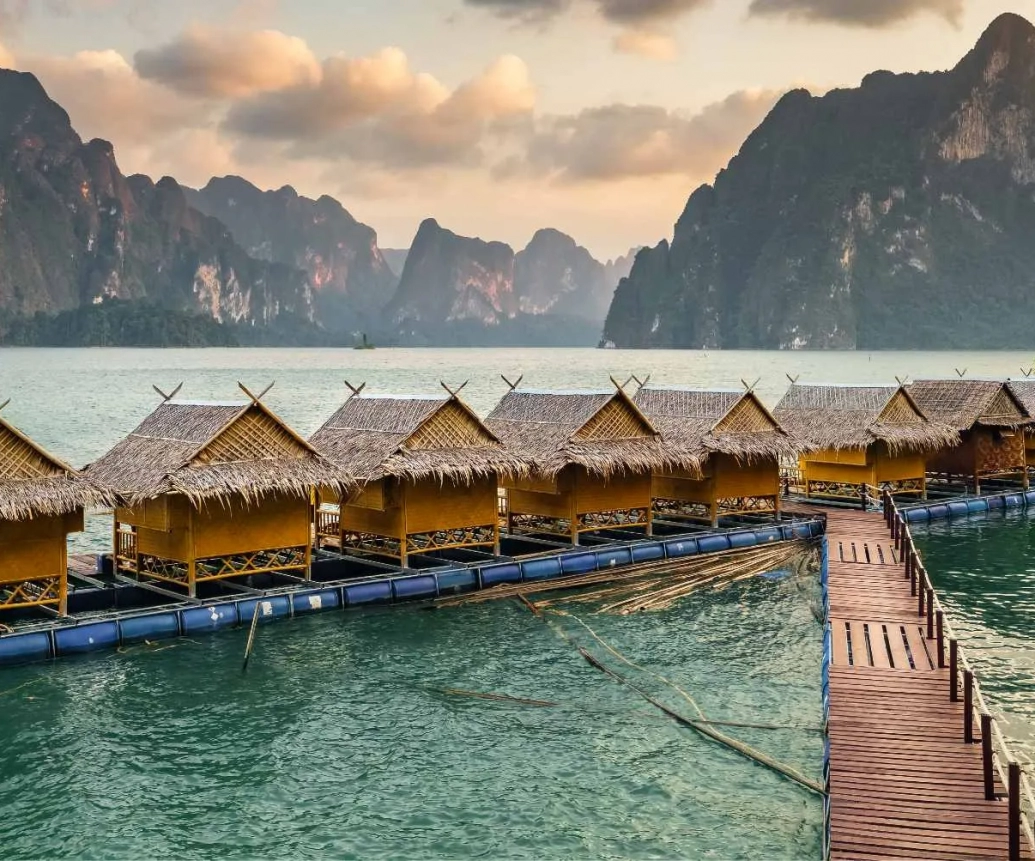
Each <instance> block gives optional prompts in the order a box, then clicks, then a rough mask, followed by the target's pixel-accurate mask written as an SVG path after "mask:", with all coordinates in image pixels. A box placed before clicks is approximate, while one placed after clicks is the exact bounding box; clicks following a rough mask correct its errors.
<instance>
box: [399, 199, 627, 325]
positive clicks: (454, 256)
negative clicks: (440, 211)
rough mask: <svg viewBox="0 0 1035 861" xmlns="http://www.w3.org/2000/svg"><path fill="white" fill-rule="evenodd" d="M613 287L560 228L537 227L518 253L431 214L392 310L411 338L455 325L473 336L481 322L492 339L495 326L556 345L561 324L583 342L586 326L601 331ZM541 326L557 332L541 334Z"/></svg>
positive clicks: (416, 242) (410, 256) (408, 259)
mask: <svg viewBox="0 0 1035 861" xmlns="http://www.w3.org/2000/svg"><path fill="white" fill-rule="evenodd" d="M613 291H614V282H613V281H612V282H609V281H608V272H607V269H606V267H605V266H604V265H603V264H601V263H599V262H598V261H596V260H594V259H593V257H592V256H591V255H590V253H589V252H588V251H587V250H586V249H585V248H582V247H581V246H579V245H576V244H575V241H574V240H573V239H572V238H571V237H569V236H566V235H565V234H563V233H560V232H559V231H557V230H550V229H546V230H540V231H538V232H537V233H536V234H535V236H533V237H532V241H531V242H529V244H528V246H527V247H526V248H525V249H523V250H522V251H520V252H518V253H517V254H515V253H514V250H513V249H512V248H511V247H510V246H509V245H505V244H504V243H502V242H485V241H483V240H481V239H472V238H469V237H465V236H458V235H457V234H455V233H453V232H452V231H449V230H446V229H445V228H443V227H441V226H439V224H438V223H437V222H436V221H435V220H434V219H428V220H426V221H425V222H424V223H423V224H421V226H420V229H419V230H418V231H417V236H416V238H415V239H414V241H413V245H412V247H411V248H410V251H409V254H408V256H407V257H406V264H405V267H404V269H403V273H402V277H401V280H400V283H399V288H398V290H397V292H396V295H395V297H394V298H393V300H392V302H391V304H390V305H389V307H388V309H387V314H388V318H389V324H390V325H391V326H393V327H395V328H396V329H397V330H398V331H400V332H401V333H403V334H404V335H409V336H416V337H424V338H430V339H431V340H432V341H435V342H439V340H440V335H441V334H442V333H451V332H455V331H456V324H462V325H463V326H464V327H465V329H466V331H467V332H469V333H470V332H473V331H475V330H476V329H477V328H478V327H481V328H482V329H483V330H485V332H486V338H488V340H490V341H491V337H490V335H491V333H492V331H493V330H498V329H499V328H500V327H503V328H504V329H507V330H508V333H509V334H508V337H511V336H512V337H514V338H517V339H518V340H519V341H524V342H526V343H529V344H537V343H541V342H542V341H543V338H545V339H546V340H549V341H551V342H552V341H553V340H554V339H555V338H554V336H555V334H556V325H557V324H558V323H561V322H562V321H567V322H569V323H571V324H573V325H574V326H575V327H576V330H578V335H577V336H576V337H577V341H578V342H584V341H586V335H585V332H586V331H591V330H593V329H596V330H597V331H598V332H599V327H600V324H601V322H602V321H603V318H604V315H605V314H606V313H607V307H608V304H609V301H610V297H611V294H612V293H613ZM539 323H543V324H544V326H545V327H547V328H550V329H552V330H553V331H552V332H551V333H550V334H549V335H548V334H546V333H545V332H544V333H542V334H537V333H536V330H537V329H540V328H543V326H540V325H539ZM519 332H520V333H523V334H519ZM436 333H439V334H436ZM446 337H447V338H448V337H449V335H448V334H446ZM592 340H595V337H594V338H593V339H592Z"/></svg>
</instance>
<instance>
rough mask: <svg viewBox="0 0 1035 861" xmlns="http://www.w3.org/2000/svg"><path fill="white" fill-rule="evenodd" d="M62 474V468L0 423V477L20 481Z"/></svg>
mask: <svg viewBox="0 0 1035 861" xmlns="http://www.w3.org/2000/svg"><path fill="white" fill-rule="evenodd" d="M63 474H64V470H62V469H60V468H59V467H58V466H57V465H56V464H54V463H52V462H51V461H50V460H48V459H47V458H46V457H44V456H43V455H42V454H40V453H39V451H37V450H36V449H35V448H34V447H33V446H31V445H30V444H29V443H27V442H26V441H25V440H23V439H22V438H21V437H20V436H18V435H17V434H15V433H12V432H11V431H10V430H8V429H7V428H6V427H3V426H2V425H0V478H3V479H7V480H9V481H21V480H24V479H33V478H49V477H51V476H55V475H63Z"/></svg>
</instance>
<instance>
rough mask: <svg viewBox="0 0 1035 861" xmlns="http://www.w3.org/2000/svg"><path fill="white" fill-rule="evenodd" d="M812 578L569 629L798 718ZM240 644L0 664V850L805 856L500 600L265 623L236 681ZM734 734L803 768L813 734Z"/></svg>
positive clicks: (660, 724)
mask: <svg viewBox="0 0 1035 861" xmlns="http://www.w3.org/2000/svg"><path fill="white" fill-rule="evenodd" d="M816 589H817V585H816V582H815V577H808V578H801V579H791V580H784V581H781V582H770V581H767V580H763V579H760V580H757V581H754V582H751V583H748V584H743V585H739V586H735V587H731V588H730V589H728V590H727V591H723V592H712V593H709V594H707V595H704V596H700V597H695V598H693V599H690V600H687V601H686V602H685V603H683V604H682V605H681V606H679V607H677V608H673V609H671V610H669V611H665V612H662V613H658V614H641V615H638V616H631V617H615V616H603V615H592V616H591V615H585V618H586V619H587V621H589V623H590V624H591V625H592V626H593V627H594V628H595V630H597V631H598V633H599V634H600V635H601V636H602V637H603V638H604V639H606V640H607V641H608V642H609V643H611V644H613V645H614V646H615V647H617V648H618V649H619V650H621V651H622V652H623V653H625V654H627V655H628V656H629V657H630V658H632V659H633V660H635V661H637V662H639V663H642V664H643V665H645V666H647V667H649V668H650V669H652V670H654V671H657V672H660V673H662V674H664V675H667V676H668V677H669V678H670V679H672V680H673V681H676V682H677V683H678V684H680V685H681V686H682V687H684V688H685V689H687V690H689V691H691V692H692V693H693V694H694V696H695V697H696V699H697V701H698V702H699V704H700V706H701V708H702V709H703V710H704V712H705V714H707V715H708V717H709V718H711V719H714V720H721V719H727V720H728V719H733V720H738V721H748V722H765V723H775V724H789V725H795V726H798V727H812V728H813V730H814V728H815V727H817V726H818V725H819V723H820V720H821V709H820V702H819V685H818V679H819V667H820V661H821V642H820V640H821V629H820V626H819V624H818V623H817V622H816V620H815V618H814V617H813V615H812V612H811V609H810V605H811V603H812V601H813V600H814V597H815V592H816ZM578 612H579V613H580V614H585V613H586V612H587V611H586V609H585V608H584V607H582V606H581V605H580V607H579V610H578ZM559 622H560V623H561V624H562V625H563V626H564V628H565V629H566V630H567V631H569V632H570V633H572V634H575V635H576V636H577V637H578V638H579V639H580V641H581V642H582V643H583V644H584V645H586V646H587V647H589V648H590V649H591V651H593V652H594V654H596V655H598V656H600V657H601V658H604V659H605V660H607V661H608V662H609V663H611V664H612V665H615V664H616V662H615V660H614V659H613V658H610V657H608V656H607V655H606V653H605V652H604V651H603V650H602V649H601V648H600V647H599V646H596V645H594V644H593V642H592V641H591V640H590V638H589V637H588V636H584V635H582V634H580V633H579V629H578V626H577V625H576V624H575V623H573V622H572V621H571V620H564V619H561V620H559ZM244 645H245V632H244V631H235V632H229V633H226V634H223V635H220V636H215V637H211V638H208V639H204V640H198V641H197V642H191V641H177V642H173V643H171V644H168V645H167V646H166V647H165V648H163V649H161V650H159V649H151V648H146V647H145V648H141V649H136V650H133V651H131V652H128V653H125V654H112V655H109V656H99V657H96V658H92V659H88V660H65V661H60V662H57V663H54V664H51V665H44V666H35V667H28V668H23V669H17V670H10V671H5V672H4V673H2V674H0V715H2V718H0V775H2V781H0V811H3V814H2V816H0V846H2V847H3V853H2V854H3V857H4V858H5V859H20V858H38V857H84V858H127V859H129V858H134V859H135V858H145V857H146V858H150V857H169V858H286V857H305V858H325V857H333V858H400V857H404V858H687V857H693V858H718V859H733V858H772V859H796V858H816V857H819V847H820V834H821V826H822V804H821V802H820V800H819V798H818V797H816V796H814V795H811V794H810V793H808V792H806V791H805V790H803V789H801V788H799V787H798V786H797V785H795V784H792V783H790V782H789V781H787V780H786V779H784V778H781V777H778V776H777V775H775V774H774V773H773V772H770V771H769V770H767V769H765V768H763V767H761V766H758V765H756V764H754V763H752V762H749V761H747V760H745V759H743V758H742V757H740V756H739V755H738V754H735V753H732V752H730V751H728V750H726V749H724V748H720V747H718V746H717V745H715V744H714V743H712V742H710V741H707V740H705V739H703V738H700V737H699V736H697V735H696V734H695V733H693V732H692V731H691V730H688V729H685V728H682V727H680V726H678V725H677V724H675V723H674V722H673V721H671V720H669V719H667V718H665V717H663V716H661V713H660V712H659V711H658V710H656V709H655V708H653V707H652V706H649V705H648V704H647V703H646V702H645V701H644V700H642V699H641V698H639V696H638V695H636V694H635V693H634V692H632V691H630V690H629V689H627V688H625V687H623V686H621V685H619V684H617V683H616V682H614V681H612V680H611V679H609V678H608V677H606V676H604V675H603V674H602V673H600V672H599V671H597V670H595V669H593V668H591V667H590V666H589V665H588V664H587V663H586V662H585V661H584V660H583V659H582V658H581V657H580V656H579V655H578V653H577V652H576V651H575V650H574V648H573V647H572V646H571V645H570V644H568V643H567V642H565V641H564V640H563V639H561V638H560V637H559V636H558V635H557V634H555V633H554V632H553V631H552V630H551V629H550V628H549V627H548V626H547V625H546V624H545V623H544V622H543V621H541V620H540V619H537V618H535V617H533V616H532V615H531V614H530V613H528V611H527V610H525V609H524V608H522V607H521V606H520V605H517V604H515V603H496V604H493V605H479V606H467V607H458V608H452V609H442V610H434V611H429V610H397V611H391V612H387V611H386V612H370V613H358V612H353V613H343V614H331V615H324V616H319V617H310V618H302V619H297V620H294V621H292V622H285V623H281V624H276V625H271V626H269V627H265V628H260V629H259V633H258V637H257V643H256V648H255V652H254V654H253V657H252V660H251V664H250V666H249V668H248V671H247V674H242V672H241V657H242V654H243V650H244ZM622 669H623V672H626V673H628V674H629V675H630V676H632V677H633V678H635V679H636V681H637V682H638V683H640V684H643V685H646V686H647V687H648V688H649V689H650V690H651V691H652V692H654V693H656V694H658V695H659V696H661V698H662V699H663V700H664V701H665V702H666V703H667V704H669V705H670V706H672V707H673V708H676V709H678V710H679V711H681V712H684V713H688V714H689V713H691V706H690V705H689V704H688V703H686V702H685V701H684V700H683V699H681V698H680V697H679V696H678V695H676V694H675V693H673V692H672V691H671V689H667V688H666V687H665V686H664V685H662V684H660V683H659V682H657V681H656V680H654V679H652V678H650V677H649V676H645V675H643V674H642V673H639V672H637V671H634V670H631V669H629V668H627V667H623V668H622ZM444 688H459V689H465V690H470V691H477V692H494V693H506V694H510V695H516V696H522V697H529V698H534V699H539V700H547V701H554V702H556V703H558V704H559V705H557V706H551V707H538V708H536V707H529V706H524V705H517V704H512V703H500V702H492V701H487V700H482V699H473V698H468V697H459V696H451V695H448V694H445V693H444V692H443V690H442V689H444ZM729 732H730V733H731V734H734V735H736V736H737V737H739V738H741V739H743V740H745V741H747V742H749V743H751V744H754V745H756V746H757V747H758V748H760V749H762V750H764V751H766V752H767V753H770V754H771V755H774V756H776V757H778V758H780V759H781V760H783V761H785V762H787V763H790V764H793V765H795V766H797V767H798V768H800V769H801V770H802V771H804V772H805V773H806V774H808V775H811V776H812V777H813V778H816V779H818V778H819V776H820V772H821V765H822V751H823V740H822V735H821V734H819V733H818V732H815V731H812V730H810V729H807V728H795V729H780V730H741V729H731V730H729Z"/></svg>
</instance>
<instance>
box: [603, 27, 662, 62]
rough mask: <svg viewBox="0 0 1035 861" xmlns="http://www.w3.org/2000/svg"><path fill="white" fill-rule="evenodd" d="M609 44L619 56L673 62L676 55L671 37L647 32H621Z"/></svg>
mask: <svg viewBox="0 0 1035 861" xmlns="http://www.w3.org/2000/svg"><path fill="white" fill-rule="evenodd" d="M611 44H612V45H613V47H614V49H615V50H616V51H618V53H620V54H636V55H637V56H640V57H646V58H647V59H650V60H674V59H675V58H676V54H677V53H678V51H677V49H676V43H675V40H674V39H672V37H671V36H663V35H662V34H661V33H652V32H650V31H649V30H623V31H622V32H621V33H619V34H618V35H617V36H615V38H614V41H613V42H612V43H611Z"/></svg>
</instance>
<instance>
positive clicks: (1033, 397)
mask: <svg viewBox="0 0 1035 861" xmlns="http://www.w3.org/2000/svg"><path fill="white" fill-rule="evenodd" d="M1029 373H1030V372H1029ZM1009 385H1010V390H1011V391H1012V392H1013V394H1014V396H1015V397H1016V398H1017V400H1018V401H1020V402H1021V404H1022V405H1023V406H1024V409H1025V411H1026V412H1027V413H1028V415H1030V416H1035V378H1025V379H1023V380H1011V381H1010V384H1009ZM1024 455H1025V457H1024V459H1025V463H1027V466H1028V470H1029V474H1030V471H1031V470H1033V469H1035V424H1031V425H1028V426H1027V427H1026V428H1025V431H1024Z"/></svg>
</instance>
